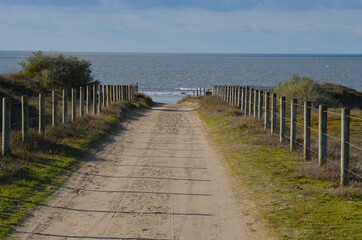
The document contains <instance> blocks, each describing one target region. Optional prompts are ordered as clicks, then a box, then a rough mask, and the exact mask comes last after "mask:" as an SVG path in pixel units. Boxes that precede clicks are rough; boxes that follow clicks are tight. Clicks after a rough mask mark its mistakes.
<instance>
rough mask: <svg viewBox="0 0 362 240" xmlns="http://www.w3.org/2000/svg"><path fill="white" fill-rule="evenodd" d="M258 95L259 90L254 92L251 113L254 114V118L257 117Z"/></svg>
mask: <svg viewBox="0 0 362 240" xmlns="http://www.w3.org/2000/svg"><path fill="white" fill-rule="evenodd" d="M258 93H259V90H257V89H255V90H254V106H253V112H254V118H256V117H257V116H258V104H259V103H258Z"/></svg>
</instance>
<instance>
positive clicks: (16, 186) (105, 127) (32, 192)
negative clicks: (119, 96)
mask: <svg viewBox="0 0 362 240" xmlns="http://www.w3.org/2000/svg"><path fill="white" fill-rule="evenodd" d="M151 103H152V100H150V98H149V97H146V96H144V95H142V94H138V95H137V96H136V97H135V98H134V101H133V102H120V103H115V104H112V105H110V106H109V107H108V108H105V109H103V112H102V114H99V115H96V116H91V115H89V116H86V117H84V118H80V119H78V120H77V121H75V122H70V123H67V124H62V125H58V126H56V127H54V128H49V129H47V130H48V131H47V133H46V135H38V134H37V133H36V132H35V131H33V132H30V141H29V143H28V144H26V145H23V144H14V145H15V147H14V149H13V152H12V154H11V155H8V156H6V157H1V158H0V238H1V239H3V238H6V237H7V236H9V234H10V233H11V230H12V229H14V228H15V227H16V226H18V225H19V224H20V223H21V222H22V221H23V220H24V219H25V218H26V217H27V216H29V215H30V214H31V212H32V211H33V210H34V209H35V208H36V207H37V206H38V205H39V204H41V203H43V202H44V201H46V200H47V199H48V197H49V196H50V194H51V193H53V192H54V191H55V190H56V189H57V188H59V187H60V186H61V185H62V184H64V182H65V181H66V180H67V179H68V177H69V176H70V175H71V174H72V172H73V171H74V170H75V169H77V168H78V167H79V166H80V164H81V159H82V156H83V154H84V153H86V152H88V151H90V150H93V149H95V147H96V144H97V143H99V141H101V140H102V139H103V138H104V137H105V136H107V135H108V134H109V133H111V132H112V131H113V130H115V129H116V128H117V127H118V126H119V124H120V122H121V121H122V119H123V118H124V117H125V114H126V113H127V112H128V111H130V110H132V109H135V108H140V107H147V106H149V105H150V104H151ZM14 137H15V139H14V142H20V139H21V136H14Z"/></svg>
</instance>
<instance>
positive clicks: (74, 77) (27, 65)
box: [19, 51, 94, 87]
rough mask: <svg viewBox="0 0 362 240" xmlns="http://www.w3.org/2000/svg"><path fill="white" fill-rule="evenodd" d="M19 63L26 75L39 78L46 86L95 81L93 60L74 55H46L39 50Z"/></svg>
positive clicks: (72, 84)
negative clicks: (81, 58) (92, 67)
mask: <svg viewBox="0 0 362 240" xmlns="http://www.w3.org/2000/svg"><path fill="white" fill-rule="evenodd" d="M19 65H20V66H22V68H23V70H22V73H23V74H24V75H26V76H27V77H30V78H36V79H38V81H39V82H40V84H41V85H42V86H45V87H55V86H62V87H79V86H82V85H87V84H90V83H93V82H94V79H93V76H92V74H91V73H92V71H91V69H90V67H91V65H92V64H91V62H90V61H86V60H80V59H78V57H74V56H69V57H66V56H64V55H62V54H59V55H44V54H43V53H42V52H41V51H38V52H33V56H30V57H28V58H27V60H26V61H22V62H20V63H19Z"/></svg>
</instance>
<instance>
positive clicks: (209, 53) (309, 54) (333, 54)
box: [0, 50, 362, 57]
mask: <svg viewBox="0 0 362 240" xmlns="http://www.w3.org/2000/svg"><path fill="white" fill-rule="evenodd" d="M37 51H42V52H44V53H65V54H71V53H74V54H89V53H91V54H135V55H137V54H140V55H142V54H144V55H152V54H155V55H235V56H270V57H273V56H311V57H315V56H321V57H323V56H328V57H331V56H332V57H344V56H353V57H354V56H355V57H362V53H228V52H118V51H114V52H111V51H58V50H0V52H1V53H32V52H37Z"/></svg>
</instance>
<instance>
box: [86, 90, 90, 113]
mask: <svg viewBox="0 0 362 240" xmlns="http://www.w3.org/2000/svg"><path fill="white" fill-rule="evenodd" d="M86 91H87V100H86V101H87V114H90V112H91V90H90V87H89V85H87V87H86Z"/></svg>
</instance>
